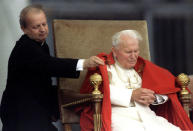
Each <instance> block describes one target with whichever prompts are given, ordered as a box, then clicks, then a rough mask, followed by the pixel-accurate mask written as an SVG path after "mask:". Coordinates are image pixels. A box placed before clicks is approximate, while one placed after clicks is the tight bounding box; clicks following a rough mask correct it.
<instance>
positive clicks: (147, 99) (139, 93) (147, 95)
mask: <svg viewBox="0 0 193 131" xmlns="http://www.w3.org/2000/svg"><path fill="white" fill-rule="evenodd" d="M155 99H156V98H155V95H154V91H152V90H150V89H145V88H138V89H136V90H133V93H132V96H131V100H133V101H136V102H138V103H141V104H143V105H146V106H149V105H150V104H152V103H153V102H154V100H155Z"/></svg>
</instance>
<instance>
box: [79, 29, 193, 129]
mask: <svg viewBox="0 0 193 131" xmlns="http://www.w3.org/2000/svg"><path fill="white" fill-rule="evenodd" d="M141 39H142V38H141V35H140V34H139V33H138V32H137V31H135V30H123V31H121V32H118V33H116V34H115V35H114V36H113V37H112V43H113V46H112V52H111V53H110V54H105V53H101V54H99V55H98V56H99V57H100V58H102V59H103V60H104V62H105V63H106V65H103V66H99V68H90V69H89V70H88V73H87V77H86V79H85V81H84V83H83V86H82V88H81V93H88V92H91V90H92V89H91V87H90V85H89V76H90V75H92V74H93V73H95V72H98V73H100V74H101V75H102V78H103V83H102V84H101V87H100V90H101V91H102V92H103V94H104V98H103V104H102V130H105V131H111V130H112V131H128V130H131V131H132V130H136V131H155V130H157V131H180V130H193V124H192V123H191V121H190V119H189V118H188V116H187V114H186V113H185V111H184V109H183V107H182V106H181V104H180V102H179V101H178V98H177V94H176V93H177V92H178V91H179V90H180V89H179V88H176V87H175V77H174V76H173V75H172V74H171V73H170V72H168V71H167V70H165V69H163V68H161V67H158V66H156V65H155V64H153V63H151V62H150V61H148V60H145V59H143V58H142V57H140V56H139V44H140V41H141ZM150 107H152V108H150ZM92 114H93V112H92V110H91V106H90V105H85V107H84V108H83V111H82V112H81V118H80V126H81V129H82V130H83V131H90V130H92V129H93V118H92Z"/></svg>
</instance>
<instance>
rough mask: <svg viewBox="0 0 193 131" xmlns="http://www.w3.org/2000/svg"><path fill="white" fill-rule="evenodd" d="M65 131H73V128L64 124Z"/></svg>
mask: <svg viewBox="0 0 193 131" xmlns="http://www.w3.org/2000/svg"><path fill="white" fill-rule="evenodd" d="M64 131H72V127H71V125H70V124H64Z"/></svg>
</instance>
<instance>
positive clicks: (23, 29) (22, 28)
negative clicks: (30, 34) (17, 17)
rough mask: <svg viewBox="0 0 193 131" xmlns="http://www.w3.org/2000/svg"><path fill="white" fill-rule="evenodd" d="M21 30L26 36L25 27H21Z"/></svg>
mask: <svg viewBox="0 0 193 131" xmlns="http://www.w3.org/2000/svg"><path fill="white" fill-rule="evenodd" d="M21 30H22V31H23V33H24V34H27V29H26V28H25V27H23V26H22V27H21Z"/></svg>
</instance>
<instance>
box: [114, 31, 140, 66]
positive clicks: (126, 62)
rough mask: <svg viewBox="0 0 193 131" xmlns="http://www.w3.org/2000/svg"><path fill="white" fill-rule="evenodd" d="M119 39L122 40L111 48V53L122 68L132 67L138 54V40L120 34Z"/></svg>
mask: <svg viewBox="0 0 193 131" xmlns="http://www.w3.org/2000/svg"><path fill="white" fill-rule="evenodd" d="M120 39H122V42H121V43H119V45H118V46H117V47H113V48H112V51H113V54H114V56H115V57H116V59H117V61H118V62H119V64H120V65H121V66H122V67H123V68H125V69H130V68H133V67H134V66H135V64H136V63H137V59H138V56H139V41H138V40H137V39H134V38H132V37H128V36H125V35H122V36H121V38H120Z"/></svg>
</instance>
